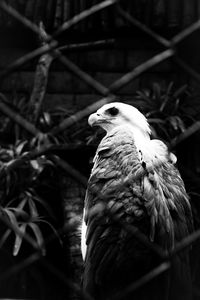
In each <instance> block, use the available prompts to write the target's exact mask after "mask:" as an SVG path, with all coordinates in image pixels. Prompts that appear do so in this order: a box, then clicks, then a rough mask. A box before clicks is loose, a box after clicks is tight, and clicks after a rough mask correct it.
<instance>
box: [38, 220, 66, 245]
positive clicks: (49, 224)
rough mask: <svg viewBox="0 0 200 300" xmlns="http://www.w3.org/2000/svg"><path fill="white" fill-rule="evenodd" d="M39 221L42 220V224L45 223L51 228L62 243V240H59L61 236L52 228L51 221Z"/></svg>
mask: <svg viewBox="0 0 200 300" xmlns="http://www.w3.org/2000/svg"><path fill="white" fill-rule="evenodd" d="M40 222H42V223H44V224H47V225H48V226H49V227H50V228H51V229H52V231H53V232H54V234H55V236H57V238H58V240H59V242H60V244H61V245H62V240H61V238H60V236H59V234H58V232H57V230H56V229H55V228H54V226H53V225H52V224H51V223H49V222H48V221H46V220H42V219H40Z"/></svg>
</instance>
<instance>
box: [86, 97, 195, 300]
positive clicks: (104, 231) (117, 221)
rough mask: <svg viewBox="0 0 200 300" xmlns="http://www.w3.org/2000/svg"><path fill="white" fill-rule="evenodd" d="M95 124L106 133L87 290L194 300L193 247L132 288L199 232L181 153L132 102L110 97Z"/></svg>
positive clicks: (92, 187) (92, 181)
mask: <svg viewBox="0 0 200 300" xmlns="http://www.w3.org/2000/svg"><path fill="white" fill-rule="evenodd" d="M88 123H89V125H90V126H99V127H101V128H102V129H104V131H105V132H106V134H105V136H104V137H103V139H102V140H101V142H100V144H99V146H98V148H97V151H96V154H95V157H94V161H93V162H94V165H93V168H92V171H91V175H90V177H89V180H88V186H87V191H86V196H85V204H84V217H83V225H82V237H81V248H82V255H83V259H84V268H83V269H84V270H83V276H82V277H83V278H82V286H83V291H84V292H85V293H87V294H89V295H90V296H91V297H92V299H95V300H106V299H109V300H110V299H113V300H114V299H122V300H123V299H124V300H130V299H133V300H146V299H148V300H149V299H150V300H161V299H162V300H163V299H164V300H175V299H176V300H177V299H182V300H183V299H184V300H189V299H192V293H191V290H192V283H191V271H190V261H189V250H190V249H185V250H184V251H182V252H180V253H177V255H174V256H172V258H171V260H170V267H169V268H168V269H166V270H165V272H163V273H161V274H159V275H158V276H153V277H152V278H151V280H147V282H146V283H145V284H144V285H142V287H141V286H140V288H138V289H137V288H133V290H132V289H131V287H133V286H134V283H137V282H138V281H139V280H140V279H141V278H144V277H145V276H147V274H148V273H149V272H151V271H152V270H154V269H155V268H156V267H158V266H159V265H160V264H161V263H162V262H163V261H165V259H166V257H168V256H167V255H166V254H170V253H173V250H174V249H175V247H176V244H177V243H179V242H180V241H182V240H183V239H184V238H185V237H187V236H188V235H189V234H191V233H192V231H193V220H192V212H191V205H190V202H189V197H188V195H187V193H186V189H185V186H184V183H183V180H182V178H181V176H180V173H179V171H178V169H177V167H176V156H175V155H174V154H173V153H171V152H170V151H169V150H168V148H167V146H166V144H165V143H164V142H162V141H161V140H158V139H151V129H150V126H149V124H148V121H147V119H146V117H145V116H144V115H143V114H142V113H141V112H140V111H139V110H138V109H137V108H135V107H133V106H132V105H129V104H125V103H122V102H113V103H108V104H105V105H103V106H102V107H101V108H100V109H98V110H97V111H96V113H93V114H91V115H90V116H89V119H88ZM134 233H137V234H134ZM155 249H159V250H161V251H160V252H159V251H155ZM160 253H161V254H163V255H159V254H160ZM165 255H166V256H165ZM123 291H124V294H123ZM125 291H126V292H125Z"/></svg>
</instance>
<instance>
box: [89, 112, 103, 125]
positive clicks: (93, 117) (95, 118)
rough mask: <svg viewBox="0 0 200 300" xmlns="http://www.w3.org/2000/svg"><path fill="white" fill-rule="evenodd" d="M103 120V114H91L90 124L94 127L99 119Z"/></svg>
mask: <svg viewBox="0 0 200 300" xmlns="http://www.w3.org/2000/svg"><path fill="white" fill-rule="evenodd" d="M100 120H101V116H100V115H99V114H97V113H94V114H91V115H90V116H89V118H88V124H89V125H90V126H91V127H93V126H95V125H98V123H99V121H100Z"/></svg>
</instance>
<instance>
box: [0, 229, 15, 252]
mask: <svg viewBox="0 0 200 300" xmlns="http://www.w3.org/2000/svg"><path fill="white" fill-rule="evenodd" d="M11 233H12V230H11V229H7V230H6V232H5V233H4V234H3V236H2V238H1V240H0V248H2V247H3V245H4V243H5V242H6V240H7V238H8V237H9V235H10V234H11Z"/></svg>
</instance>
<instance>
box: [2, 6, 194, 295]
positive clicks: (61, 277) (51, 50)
mask: <svg viewBox="0 0 200 300" xmlns="http://www.w3.org/2000/svg"><path fill="white" fill-rule="evenodd" d="M30 2H31V1H30ZM121 2H122V1H119V0H105V1H102V2H99V3H96V4H95V5H93V6H91V7H87V8H86V7H85V6H84V5H83V7H82V10H81V9H80V13H78V14H77V15H74V14H73V16H70V14H69V15H68V16H67V17H66V18H65V17H63V19H62V20H61V19H59V20H58V19H57V23H56V24H57V25H56V27H57V29H56V31H55V32H54V33H53V34H52V35H50V34H48V33H47V32H46V31H45V28H44V27H43V24H42V23H40V24H38V23H34V22H33V21H30V19H28V18H26V17H24V15H23V14H21V13H19V11H18V10H16V9H15V8H14V7H13V6H12V1H1V2H0V9H1V11H2V12H4V13H6V14H8V15H9V16H10V17H11V18H13V20H17V21H18V22H19V24H22V25H23V26H25V27H26V28H28V29H29V30H30V31H32V32H34V34H36V35H37V36H38V39H39V40H40V41H41V46H40V47H38V48H37V49H35V50H33V51H31V52H29V53H27V54H25V55H23V56H22V57H20V58H18V59H17V60H15V61H14V62H12V63H11V64H9V65H8V66H7V67H6V68H5V69H4V70H2V71H1V73H0V79H1V82H3V81H6V80H9V76H11V74H13V72H15V71H16V70H18V69H20V68H21V67H22V66H24V65H25V64H26V63H28V62H30V61H32V60H33V59H36V58H39V63H38V65H37V70H36V76H35V82H34V89H33V92H32V95H31V98H30V102H29V107H28V109H27V110H26V111H25V113H24V112H23V113H21V112H20V109H19V112H16V110H15V109H13V108H12V107H11V106H10V105H9V104H8V102H7V99H6V98H5V96H4V95H3V94H1V95H0V97H1V102H0V111H1V112H2V113H3V114H4V115H5V116H7V117H8V118H9V119H10V120H12V121H13V122H14V124H16V126H17V125H18V126H20V127H21V128H23V130H24V131H25V132H27V134H28V136H29V137H30V136H32V141H33V140H34V139H35V140H34V143H33V144H32V148H31V149H30V147H27V148H25V151H24V152H20V151H21V150H22V148H23V147H26V145H25V144H24V143H23V145H22V144H20V145H19V147H18V150H19V152H18V155H17V156H14V158H13V159H12V160H11V159H10V160H9V159H8V161H9V163H8V161H7V162H6V163H5V164H4V165H3V167H2V168H1V173H0V178H1V180H2V182H3V192H1V193H2V195H3V196H4V197H6V195H7V194H6V192H5V189H6V187H7V186H8V185H9V182H10V181H9V180H11V182H12V176H13V173H14V172H15V171H16V170H18V169H20V168H21V169H23V170H24V166H26V165H27V164H29V163H31V165H32V167H33V170H37V172H38V169H39V168H41V161H40V162H38V159H41V160H42V159H43V158H44V156H45V155H46V154H48V159H49V161H50V162H49V164H55V165H56V166H57V167H58V168H59V169H60V170H62V171H63V172H65V173H66V174H67V176H68V179H66V178H65V180H64V183H63V185H65V186H67V187H66V189H67V193H68V197H71V198H72V199H73V198H74V190H73V192H71V194H70V188H71V186H72V185H73V184H74V181H73V184H72V182H71V181H70V180H71V179H69V177H71V178H73V179H75V181H76V182H78V184H80V185H81V186H82V187H83V190H82V192H81V193H80V194H79V195H76V201H77V203H75V202H76V201H75V202H73V201H72V203H73V205H71V206H69V205H68V206H67V205H66V207H67V209H66V219H67V221H66V220H65V224H67V225H66V226H64V227H63V226H61V225H60V224H59V225H58V224H57V225H56V226H57V228H56V234H55V233H54V229H53V234H52V233H51V234H49V232H48V234H47V236H46V235H45V238H43V237H42V236H41V233H40V229H39V228H38V227H37V226H36V223H34V222H32V223H31V222H29V227H30V228H31V230H32V231H33V232H34V234H35V237H36V238H35V239H34V238H33V237H32V234H30V232H29V231H28V230H26V226H27V225H25V224H27V221H26V222H25V221H24V219H26V218H27V217H30V216H26V215H25V212H24V210H25V209H24V207H25V206H26V205H29V214H30V215H31V217H32V219H34V220H35V219H37V217H38V215H37V209H36V207H35V204H34V201H33V200H34V199H35V201H36V202H37V201H38V202H39V201H40V199H39V198H37V196H36V195H35V194H34V192H33V191H32V190H31V189H29V191H28V192H27V191H26V197H23V198H22V201H21V202H20V204H19V205H18V206H17V208H16V207H15V209H13V208H12V209H10V208H11V206H9V205H7V206H4V204H3V203H2V204H1V205H2V206H1V223H2V228H3V230H2V236H3V239H1V242H0V243H1V246H3V244H4V243H5V241H6V239H7V238H8V237H9V235H10V233H11V232H12V231H14V233H15V242H14V246H15V249H14V250H11V253H12V251H13V254H14V256H15V257H16V256H17V255H18V254H19V250H20V248H21V243H22V240H23V242H24V241H25V242H26V244H27V245H28V246H27V248H28V254H27V253H25V258H24V257H22V258H21V259H19V260H18V262H17V261H15V262H14V264H10V265H9V266H7V265H6V266H5V267H4V268H3V271H2V272H1V274H0V281H1V282H2V284H5V283H6V282H7V281H9V280H10V278H13V276H14V277H18V276H19V274H20V272H22V271H23V270H29V269H31V268H34V266H35V265H36V264H37V263H39V264H40V266H42V268H43V269H44V270H45V271H44V273H45V274H46V273H51V274H52V277H53V278H54V279H55V278H56V282H58V283H56V286H57V289H63V290H64V295H66V298H65V299H68V298H67V297H68V296H67V292H66V291H65V287H66V289H67V290H68V291H69V290H70V291H72V294H73V296H74V297H75V298H76V297H82V298H83V299H91V296H90V295H87V294H85V293H83V292H82V289H81V285H80V284H78V280H77V281H75V280H74V275H73V276H70V272H72V271H69V272H67V274H66V272H65V267H66V268H67V266H68V267H69V265H70V264H69V265H68V263H67V262H66V264H65V267H63V265H62V262H60V264H61V267H60V268H59V267H58V266H57V265H56V264H55V263H54V262H52V256H50V257H48V256H45V249H46V247H47V246H48V244H50V245H51V243H52V241H53V240H56V239H62V238H63V237H64V236H65V235H66V236H68V238H69V240H70V243H72V244H73V243H74V245H75V248H73V245H72V247H71V248H70V247H69V248H70V251H71V252H72V253H68V254H66V253H65V255H64V256H63V257H65V258H64V259H65V260H69V261H70V260H72V261H73V263H74V265H73V267H74V269H76V270H78V271H77V272H78V274H79V275H80V266H81V261H80V255H79V249H77V248H76V247H77V239H78V240H79V237H77V236H78V228H77V224H78V225H79V222H80V215H81V211H80V207H81V205H80V202H81V201H82V200H83V198H84V190H85V187H86V185H87V178H86V177H85V176H83V175H82V174H81V172H80V171H78V170H77V169H75V168H72V167H71V166H70V165H68V163H67V162H66V161H64V160H63V159H62V158H60V157H59V156H58V155H57V152H56V151H57V150H58V149H64V150H65V151H67V150H69V149H71V148H70V147H73V146H70V145H67V146H66V145H65V147H63V146H60V145H59V143H55V141H56V142H57V140H56V137H57V136H59V135H62V133H63V132H64V131H66V130H67V129H69V128H71V127H72V126H73V125H77V124H78V123H80V122H81V121H82V120H83V119H84V118H86V117H88V116H89V115H90V114H91V113H93V112H94V111H96V110H97V109H98V108H99V107H101V106H102V105H103V104H105V103H109V102H112V101H115V99H117V93H118V91H119V90H120V89H122V88H123V87H125V86H126V85H127V84H128V83H130V82H133V81H134V80H135V79H136V78H138V77H139V76H141V75H142V74H143V73H144V72H146V71H147V70H150V69H151V68H153V67H155V66H157V65H158V64H159V63H161V62H164V61H166V60H168V59H173V63H174V64H176V65H178V66H179V68H181V69H182V70H183V72H186V73H187V74H189V75H190V76H191V77H192V78H194V79H195V80H197V81H198V82H199V81H200V75H199V73H197V72H196V71H195V70H194V69H193V68H191V67H190V66H189V65H188V64H187V63H186V61H184V60H183V59H182V58H181V57H180V56H179V55H178V52H177V47H178V45H179V44H180V43H181V42H182V41H183V40H184V39H186V38H187V37H189V36H191V35H192V34H193V33H194V32H196V31H197V30H198V29H200V21H199V19H198V18H197V20H196V21H195V22H193V23H192V24H190V25H189V26H188V27H185V29H183V30H180V32H179V33H178V34H176V35H174V36H173V38H170V39H167V38H166V37H164V36H163V35H160V34H158V33H157V32H156V31H154V30H153V29H152V27H150V26H148V24H145V23H143V22H142V21H139V20H138V19H137V18H135V17H134V16H133V15H134V14H133V13H132V10H133V7H132V10H131V9H130V7H131V1H130V2H128V1H127V3H126V5H122V3H121ZM136 2H137V1H136ZM169 2H170V3H172V2H171V1H169ZM8 3H10V5H9V4H8ZM66 3H67V1H66ZM195 3H196V7H197V6H198V1H196V2H195ZM134 5H136V4H134ZM112 10H113V11H114V13H112ZM182 11H183V10H182ZM98 13H101V15H102V16H103V15H104V16H105V15H106V16H107V19H109V18H108V16H109V15H110V16H115V17H116V16H117V18H118V19H119V20H121V22H125V23H126V24H128V26H129V27H130V28H132V27H133V28H137V29H138V30H139V31H141V33H145V34H146V35H147V36H148V37H149V38H150V39H152V41H156V42H157V43H158V44H159V45H160V46H162V48H163V50H162V51H161V52H159V53H158V54H156V55H154V56H153V57H151V58H150V59H148V60H146V61H144V62H143V63H141V64H140V65H138V66H137V67H135V68H134V69H132V70H130V71H129V72H127V73H126V74H124V75H123V76H122V77H121V78H119V79H118V80H116V81H115V82H113V83H112V84H111V85H110V86H104V85H103V84H101V83H100V82H99V81H97V80H95V79H94V78H93V77H92V76H91V75H90V74H89V73H87V72H85V71H84V70H83V69H81V68H79V66H78V65H77V64H75V63H73V62H72V61H71V60H70V59H69V58H68V57H67V55H64V54H62V46H61V45H60V44H59V36H60V35H61V34H63V33H64V32H66V31H68V30H70V29H71V28H73V27H76V26H80V28H81V30H84V28H87V25H88V23H87V20H88V18H90V17H91V16H93V17H94V18H95V16H96V15H98ZM57 14H58V12H57ZM66 19H67V21H66ZM40 21H42V19H41V20H40ZM104 21H105V20H104ZM37 22H38V20H37ZM109 22H111V20H109ZM109 22H107V23H106V24H107V26H110V25H108V23H109ZM111 23H112V26H114V25H113V23H114V21H112V22H111ZM190 23H191V22H190ZM59 24H60V25H59ZM103 24H104V26H105V22H104V23H103ZM109 24H110V23H109ZM185 25H187V24H185ZM90 26H91V25H90ZM109 43H111V44H112V43H113V39H109V40H107V41H100V42H88V43H85V44H84V43H82V44H72V43H70V44H68V45H67V46H65V48H68V49H69V48H71V49H72V50H73V47H74V48H75V49H79V51H81V49H85V48H88V47H96V46H99V44H101V45H107V44H109ZM53 59H54V60H55V59H56V60H58V61H59V62H60V63H61V64H62V65H63V66H64V68H66V69H67V70H68V71H69V72H71V73H72V74H73V75H74V76H76V77H78V78H79V79H80V80H82V81H83V82H84V83H85V84H87V85H88V86H90V87H91V88H92V90H94V91H95V92H96V94H98V95H99V100H98V101H96V102H94V103H92V104H91V105H89V106H87V107H85V108H84V109H82V110H80V111H78V112H75V113H74V114H71V115H69V116H67V117H64V118H63V119H62V120H61V121H59V122H58V123H56V124H55V125H54V126H53V127H52V126H51V127H50V128H45V130H42V129H41V127H40V126H39V125H38V124H39V121H38V120H39V119H40V113H41V105H42V100H43V97H44V93H45V88H46V85H47V81H48V72H50V71H49V68H50V65H51V62H52V60H53ZM22 104H23V103H22ZM22 106H23V105H22ZM19 108H20V106H19ZM30 111H31V112H32V114H31V115H32V117H31V118H30V117H29V118H26V117H25V114H26V113H27V114H28V112H29V113H30ZM29 116H30V114H29ZM47 117H48V116H47ZM83 129H84V128H83ZM199 129H200V124H199V121H197V122H194V123H193V124H192V125H191V126H189V127H188V128H187V129H186V130H185V131H184V132H183V133H182V134H180V135H179V136H178V137H177V138H176V139H174V140H173V141H172V142H171V145H170V146H171V147H175V146H176V145H177V144H178V143H180V142H181V141H183V140H184V139H187V138H188V137H190V136H191V135H193V134H194V133H195V132H197V131H198V130H199ZM23 149H24V148H23ZM72 150H73V149H72ZM9 151H11V150H9ZM6 153H8V152H6ZM4 154H5V153H4ZM9 155H10V152H9ZM11 156H12V155H11ZM45 163H46V162H45ZM24 174H26V173H24ZM34 174H35V173H34ZM18 175H19V174H18V173H17V176H18ZM23 176H24V177H26V175H23ZM23 176H22V177H23ZM34 176H35V175H34ZM34 176H33V178H34ZM10 178H11V179H10ZM54 179H55V178H54ZM127 180H130V178H128V179H127ZM69 182H70V183H69ZM126 183H127V182H122V184H121V185H120V186H118V188H119V189H120V188H123V187H124V185H125V184H126ZM4 193H5V195H4ZM9 195H10V194H9ZM3 196H2V197H3ZM9 197H10V196H9ZM34 197H35V198H34ZM77 199H78V200H77ZM66 201H67V200H66ZM78 202H79V203H78ZM40 205H42V204H41V203H40ZM82 205H83V204H82ZM54 206H55V204H54ZM16 214H18V215H17V216H16ZM22 214H23V215H22ZM77 216H78V217H77ZM20 218H21V219H23V221H19V219H20ZM21 219H20V220H21ZM29 221H30V220H29ZM38 221H41V220H38ZM45 222H47V221H45ZM121 225H122V226H124V227H125V230H127V231H129V232H130V233H131V234H133V235H134V236H136V237H137V239H139V240H140V241H141V243H144V244H145V245H146V246H147V247H149V248H151V250H152V251H154V252H155V253H156V254H157V255H158V256H159V257H161V258H162V260H163V262H162V263H161V264H160V265H159V266H158V267H156V268H155V269H153V270H152V271H151V272H149V273H148V274H146V275H145V276H144V277H142V278H140V279H139V280H138V281H136V282H133V283H132V284H131V285H130V286H128V287H127V289H125V290H123V291H121V293H120V294H118V296H117V298H116V299H121V298H124V299H126V294H127V293H129V292H130V291H134V290H136V289H138V288H140V287H142V286H143V285H145V284H146V283H147V282H149V281H151V280H152V279H153V278H155V277H156V276H159V275H160V274H162V273H163V272H165V271H166V270H168V269H169V268H170V266H171V264H170V262H171V260H172V259H173V257H174V256H176V255H177V254H178V253H180V252H181V251H184V249H185V248H186V247H188V246H190V245H192V244H193V243H194V242H195V241H197V240H198V239H199V238H200V230H199V229H198V230H196V231H195V232H194V233H192V234H191V235H190V236H187V237H186V238H184V239H183V240H182V241H180V242H179V243H178V244H177V245H176V246H175V249H174V250H173V251H171V252H170V253H165V252H163V250H162V249H160V247H158V246H156V245H154V244H152V243H150V242H149V241H148V240H147V238H146V237H145V236H144V235H143V234H142V233H140V232H138V230H137V229H136V228H134V227H133V226H131V225H128V226H125V224H121ZM59 226H60V227H59ZM71 231H73V232H75V235H73V234H72V237H70V235H71ZM73 239H75V241H74V242H73ZM56 249H57V248H56V247H55V251H56ZM59 251H60V250H59ZM70 251H69V252H70ZM53 256H57V254H56V253H54V255H53ZM72 256H73V257H72ZM66 257H67V259H66ZM53 261H55V257H54V259H53ZM61 261H62V258H61ZM63 264H64V263H63ZM69 269H70V267H69ZM27 272H28V271H27ZM25 274H27V273H25ZM79 275H77V277H78V276H79ZM37 276H38V275H37V272H36V271H35V277H37ZM50 277H51V276H50ZM34 280H35V279H34ZM38 281H39V279H38ZM33 282H34V281H33ZM48 284H50V285H51V284H52V285H53V284H55V283H54V281H53V280H52V281H50V283H49V282H47V285H48ZM60 284H61V285H62V288H61V287H60ZM63 287H64V288H63ZM31 289H34V287H31ZM75 295H76V296H75ZM194 295H196V296H197V297H198V296H199V295H200V290H199V288H198V286H194ZM13 296H14V297H16V298H18V296H17V295H15V294H14V295H13ZM45 297H46V296H45V295H43V296H41V297H40V299H46V298H45ZM51 297H52V295H49V296H48V298H50V299H51ZM55 297H56V298H58V297H59V296H56V295H54V298H55ZM60 297H61V296H60ZM62 297H65V296H63V295H62ZM62 297H61V298H62ZM71 297H72V296H71ZM52 299H53V298H52ZM62 299H63V298H62Z"/></svg>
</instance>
